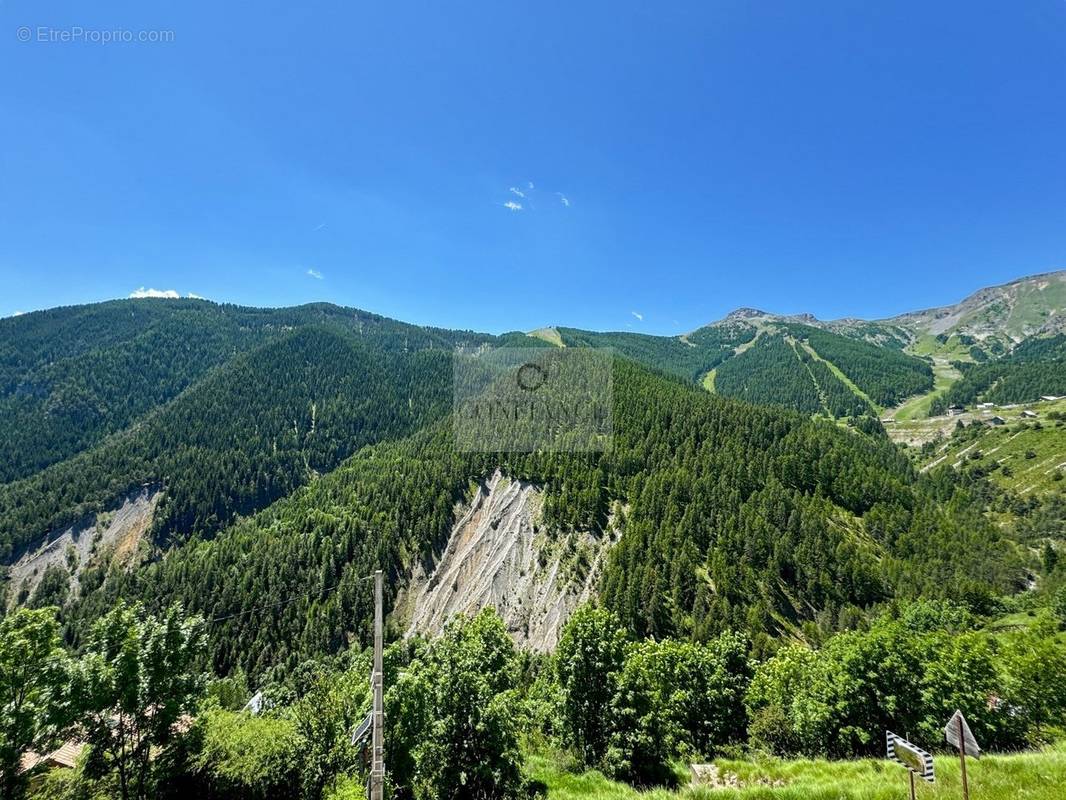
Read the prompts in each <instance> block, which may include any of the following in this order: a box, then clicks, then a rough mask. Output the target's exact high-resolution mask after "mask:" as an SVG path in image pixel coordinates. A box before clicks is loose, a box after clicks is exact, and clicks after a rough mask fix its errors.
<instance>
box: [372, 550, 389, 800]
mask: <svg viewBox="0 0 1066 800" xmlns="http://www.w3.org/2000/svg"><path fill="white" fill-rule="evenodd" d="M382 581H383V577H382V574H381V570H380V569H379V570H377V571H375V572H374V675H373V683H374V709H373V714H374V731H373V734H372V738H371V740H370V741H371V761H370V800H384V797H383V793H384V784H385V743H384V733H385V731H384V723H385V714H384V710H383V708H382V706H383V698H382V684H383V682H384V677H383V676H382V669H381V604H382V599H381V594H382Z"/></svg>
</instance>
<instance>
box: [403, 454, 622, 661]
mask: <svg viewBox="0 0 1066 800" xmlns="http://www.w3.org/2000/svg"><path fill="white" fill-rule="evenodd" d="M542 500H543V492H542V491H541V490H540V489H538V488H537V487H536V486H534V485H533V484H530V483H527V482H524V481H517V480H512V479H510V478H508V477H505V476H504V475H502V474H501V473H500V472H499V471H497V472H496V473H495V474H494V475H493V476H492V477H491V478H489V479H488V480H486V481H483V482H482V483H481V484H480V485H479V486H478V488H477V492H476V493H475V496H474V499H473V500H472V501H471V502H470V503H469V504H468V505H466V506H463V507H460V508H459V509H458V510H457V517H458V521H457V522H456V524H455V526H454V527H453V528H452V532H451V535H450V537H449V539H448V543H447V545H446V547H445V548H444V551H443V552H442V553H441V554H440V555H439V557H438V558H437V559H436V560H435V562H434V563H433V564H432V565H419V566H417V567H416V568H415V569H414V571H413V574H412V576H411V581H410V585H409V587H408V590H407V600H406V605H407V608H408V609H409V614H410V617H409V619H410V624H409V626H408V631H407V633H408V635H409V636H410V635H413V634H415V633H422V634H426V635H429V636H435V635H437V634H439V633H440V632H441V631H442V630H443V629H444V626H445V625H446V624H447V622H448V620H449V619H451V618H452V617H453V616H454V615H456V614H474V613H477V612H478V611H479V610H481V609H482V608H485V607H488V606H492V607H494V608H495V609H496V610H497V612H499V614H500V616H501V617H502V618H503V620H504V623H505V624H506V625H507V628H508V630H509V631H510V632H511V635H512V636H513V637H514V639H515V642H516V643H517V644H519V645H520V646H525V647H529V648H531V649H534V650H538V651H548V650H551V649H553V648H554V647H555V645H556V644H557V643H558V641H559V632H560V630H561V629H562V627H563V625H564V624H565V623H566V620H567V619H568V618H569V616H570V614H571V613H572V612H573V610H574V609H575V608H576V607H577V606H578V605H579V604H580V603H582V602H583V601H585V600H587V599H588V598H589V597H591V596H592V595H593V594H594V592H595V586H596V580H597V578H598V577H599V573H600V570H601V569H602V565H603V562H604V558H605V557H606V554H607V552H608V550H609V549H610V547H611V545H612V544H613V543H614V541H615V540H616V538H617V536H616V534H615V532H614V531H612V530H609V531H608V532H607V533H603V534H600V533H593V532H580V533H557V532H555V531H551V530H546V529H545V528H544V526H543V525H542V523H541V506H542ZM427 573H428V574H427ZM401 613H402V612H401Z"/></svg>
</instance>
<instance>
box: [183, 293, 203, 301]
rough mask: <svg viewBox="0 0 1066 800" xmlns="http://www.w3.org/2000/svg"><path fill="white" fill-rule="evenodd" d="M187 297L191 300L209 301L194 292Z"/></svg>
mask: <svg viewBox="0 0 1066 800" xmlns="http://www.w3.org/2000/svg"><path fill="white" fill-rule="evenodd" d="M185 296H186V297H188V298H189V299H190V300H206V299H207V298H206V297H201V296H200V295H198V294H196V293H194V292H189V293H188V294H187V295H185Z"/></svg>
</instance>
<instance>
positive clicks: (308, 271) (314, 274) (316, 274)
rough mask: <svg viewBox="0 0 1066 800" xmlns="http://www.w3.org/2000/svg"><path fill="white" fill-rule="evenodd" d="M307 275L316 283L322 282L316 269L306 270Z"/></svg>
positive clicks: (320, 275) (320, 274)
mask: <svg viewBox="0 0 1066 800" xmlns="http://www.w3.org/2000/svg"><path fill="white" fill-rule="evenodd" d="M307 274H308V275H310V276H311V277H312V278H314V279H315V280H316V281H320V280H322V273H321V272H319V271H318V270H317V269H308V270H307Z"/></svg>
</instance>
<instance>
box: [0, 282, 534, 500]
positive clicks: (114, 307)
mask: <svg viewBox="0 0 1066 800" xmlns="http://www.w3.org/2000/svg"><path fill="white" fill-rule="evenodd" d="M309 325H330V326H332V327H334V328H337V329H342V330H346V331H348V332H349V333H350V334H352V335H353V336H355V337H356V338H358V339H359V340H360V341H361V342H363V343H364V344H365V345H367V346H370V347H374V348H376V349H381V350H385V351H399V350H407V351H414V350H424V349H434V348H436V349H444V350H450V349H451V348H452V347H454V346H455V345H456V344H458V343H468V344H480V343H485V342H490V341H495V337H491V336H485V335H479V334H473V333H470V332H462V331H446V330H440V329H434V328H424V327H419V326H416V325H407V324H405V323H402V322H397V321H395V320H390V319H387V318H385V317H381V316H378V315H376V314H369V313H367V312H363V311H359V310H356V309H344V308H339V307H337V306H330V305H327V304H316V305H309V306H301V307H298V308H286V309H259V308H246V307H241V306H232V305H218V304H215V303H210V302H207V301H203V300H165V301H160V300H157V299H145V300H120V301H112V302H107V303H99V304H96V305H88V306H73V307H68V308H56V309H51V310H49V311H39V312H35V313H32V314H23V315H20V316H18V317H10V318H7V319H0V483H6V482H9V481H12V480H15V479H18V478H22V477H25V476H27V475H30V474H32V473H34V472H36V471H38V470H40V469H42V468H44V467H46V466H48V465H49V464H52V463H55V462H57V461H62V460H63V459H65V458H67V457H69V456H71V455H73V454H75V453H77V452H80V451H81V450H84V449H85V448H87V447H89V446H90V445H93V444H95V443H97V442H99V441H100V440H101V439H102V438H103V437H105V436H106V435H107V434H109V433H114V432H115V431H119V430H122V429H123V428H125V427H127V426H128V425H129V424H130V423H131V422H132V421H133V420H135V419H137V418H138V417H140V416H141V415H143V414H144V413H146V412H148V411H150V410H151V409H153V408H156V407H158V406H160V405H162V404H164V403H166V402H167V401H169V400H171V399H173V398H174V397H176V396H177V395H178V394H179V393H180V392H181V391H182V390H183V389H185V388H186V387H188V386H190V385H192V384H193V383H194V382H196V381H197V380H198V379H200V378H202V377H203V376H204V375H206V373H207V372H208V371H209V370H210V369H211V368H213V367H216V366H218V365H220V364H222V363H224V362H226V361H228V360H229V359H231V358H233V357H234V356H235V355H237V354H239V353H243V352H246V351H248V350H249V349H250V348H252V347H255V346H258V345H260V344H262V343H264V342H267V341H270V340H272V339H276V338H278V337H279V336H281V335H283V334H285V333H286V332H288V331H290V330H292V329H294V328H302V327H306V326H309ZM523 338H525V337H523Z"/></svg>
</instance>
